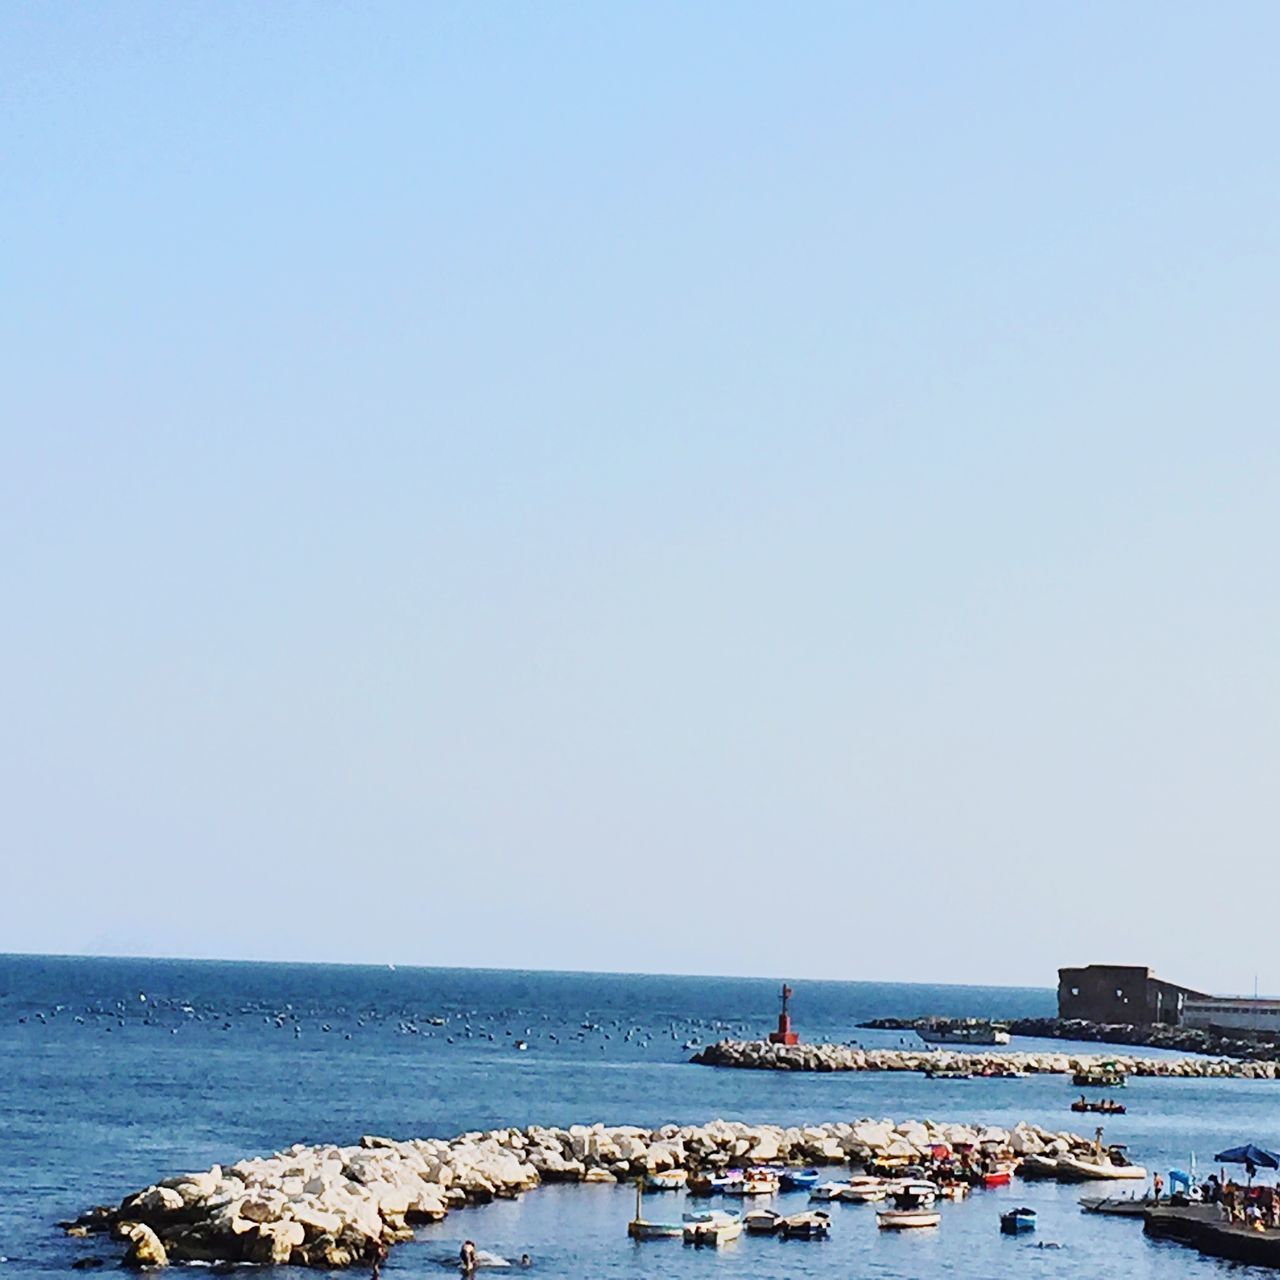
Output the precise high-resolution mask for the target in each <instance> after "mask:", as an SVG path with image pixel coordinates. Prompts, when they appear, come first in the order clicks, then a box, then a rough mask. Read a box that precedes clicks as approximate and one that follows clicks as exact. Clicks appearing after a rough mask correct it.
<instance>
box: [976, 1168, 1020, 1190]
mask: <svg viewBox="0 0 1280 1280" xmlns="http://www.w3.org/2000/svg"><path fill="white" fill-rule="evenodd" d="M1012 1177H1013V1169H1012V1168H1011V1167H1010V1166H1009V1165H1007V1164H998V1165H996V1166H995V1168H994V1169H988V1170H987V1171H986V1172H984V1173H983V1175H982V1185H983V1186H984V1187H1003V1186H1007V1185H1008V1182H1009V1179H1010V1178H1012Z"/></svg>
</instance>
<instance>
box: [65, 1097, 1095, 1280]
mask: <svg viewBox="0 0 1280 1280" xmlns="http://www.w3.org/2000/svg"><path fill="white" fill-rule="evenodd" d="M937 1143H946V1144H948V1145H949V1146H952V1147H959V1146H964V1145H969V1146H972V1147H974V1148H975V1149H987V1150H1001V1151H1008V1152H1011V1153H1012V1154H1013V1155H1015V1156H1018V1157H1022V1156H1031V1155H1048V1156H1058V1155H1070V1154H1082V1153H1085V1152H1087V1151H1089V1150H1091V1149H1092V1147H1091V1142H1090V1140H1088V1139H1085V1138H1082V1137H1080V1136H1079V1135H1078V1134H1073V1133H1068V1132H1062V1133H1052V1132H1050V1131H1048V1130H1045V1129H1041V1128H1039V1127H1038V1126H1035V1125H1030V1124H1026V1123H1025V1122H1024V1123H1020V1124H1018V1125H1017V1126H1016V1127H1015V1128H1013V1129H1011V1130H1006V1129H997V1128H985V1127H982V1126H970V1125H964V1124H940V1123H936V1122H934V1121H924V1120H910V1121H905V1122H903V1123H901V1124H895V1123H894V1122H893V1121H892V1120H870V1119H863V1120H857V1121H853V1122H845V1121H838V1122H833V1123H829V1124H820V1125H807V1126H804V1127H802V1128H801V1127H791V1128H784V1127H781V1126H777V1125H748V1124H743V1123H741V1122H738V1121H726V1120H714V1121H712V1122H711V1123H710V1124H706V1125H684V1126H677V1125H665V1126H663V1127H661V1128H658V1129H644V1128H636V1127H632V1126H605V1125H603V1124H595V1125H590V1126H588V1125H574V1126H572V1127H570V1128H568V1129H558V1128H540V1127H536V1126H535V1127H531V1128H528V1129H495V1130H491V1131H489V1132H484V1133H465V1134H462V1135H461V1136H459V1137H457V1138H453V1139H447V1140H446V1139H439V1138H413V1139H409V1140H406V1141H396V1140H394V1139H391V1138H381V1137H365V1138H362V1139H361V1140H360V1144H359V1146H353V1147H338V1146H305V1145H302V1144H298V1145H296V1146H292V1147H289V1148H287V1149H286V1150H284V1151H282V1152H278V1153H277V1154H275V1155H272V1156H266V1157H260V1158H255V1159H249V1160H241V1161H239V1162H238V1163H236V1164H232V1165H227V1166H225V1167H224V1166H221V1165H214V1166H213V1168H211V1169H208V1170H206V1171H205V1172H203V1173H188V1174H182V1175H180V1176H178V1177H174V1178H167V1179H165V1180H164V1181H162V1182H158V1183H156V1184H155V1185H154V1186H150V1187H147V1188H145V1189H144V1190H142V1191H139V1192H137V1193H135V1194H133V1195H129V1196H126V1197H125V1198H124V1199H123V1200H122V1201H121V1202H120V1203H119V1204H118V1205H113V1206H100V1207H98V1208H95V1209H91V1210H89V1211H88V1212H87V1213H85V1214H83V1215H82V1216H81V1217H80V1218H78V1219H77V1220H76V1221H75V1222H74V1223H63V1224H61V1225H62V1226H63V1227H64V1229H65V1230H66V1231H67V1232H68V1234H69V1235H72V1236H78V1237H89V1236H96V1235H101V1234H109V1235H110V1236H111V1238H112V1239H114V1240H117V1241H120V1242H122V1243H123V1244H124V1245H125V1255H124V1262H125V1265H126V1266H130V1267H134V1268H143V1267H159V1266H165V1265H167V1264H169V1263H193V1262H194V1263H232V1264H234V1263H259V1264H276V1265H284V1264H288V1265H293V1266H304V1267H318V1268H340V1267H347V1266H351V1265H353V1264H355V1263H358V1262H362V1261H363V1262H366V1264H367V1260H368V1259H369V1258H370V1257H371V1256H373V1254H374V1252H375V1251H376V1250H377V1249H378V1247H379V1246H390V1245H394V1244H399V1243H401V1242H404V1241H407V1240H411V1239H413V1228H414V1226H415V1225H416V1224H419V1223H427V1222H438V1221H440V1220H441V1219H443V1218H444V1217H445V1216H446V1215H447V1214H448V1213H449V1212H450V1211H452V1210H455V1209H461V1208H465V1207H467V1206H470V1205H478V1204H485V1203H488V1202H489V1201H491V1200H493V1199H494V1198H495V1197H508V1198H510V1197H514V1196H517V1195H519V1194H520V1193H521V1192H524V1191H529V1190H532V1189H533V1188H534V1187H536V1186H538V1185H539V1184H540V1183H543V1182H581V1183H615V1182H618V1181H622V1180H626V1179H633V1178H641V1177H644V1176H645V1175H646V1174H648V1173H654V1172H658V1171H661V1170H664V1169H687V1170H689V1171H691V1172H692V1171H696V1170H699V1169H723V1168H727V1167H729V1166H731V1165H734V1166H738V1165H747V1164H773V1163H794V1164H802V1165H824V1164H825V1165H836V1164H850V1165H855V1166H860V1165H863V1164H865V1163H867V1162H870V1161H875V1160H877V1159H883V1158H887V1157H895V1158H898V1159H903V1158H906V1159H914V1158H918V1157H923V1156H925V1155H926V1154H927V1153H928V1151H929V1149H930V1148H931V1147H932V1146H933V1145H934V1144H937ZM101 1261H102V1260H101V1259H95V1258H91V1257H87V1256H86V1257H84V1258H82V1259H80V1260H79V1261H78V1262H77V1263H76V1264H75V1265H76V1266H77V1267H83V1266H94V1265H100V1264H101Z"/></svg>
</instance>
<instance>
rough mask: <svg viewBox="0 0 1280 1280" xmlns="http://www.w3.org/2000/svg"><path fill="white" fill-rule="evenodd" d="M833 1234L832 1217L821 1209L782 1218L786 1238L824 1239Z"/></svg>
mask: <svg viewBox="0 0 1280 1280" xmlns="http://www.w3.org/2000/svg"><path fill="white" fill-rule="evenodd" d="M830 1234H831V1219H830V1217H828V1215H827V1214H825V1213H823V1211H822V1210H821V1209H812V1210H810V1211H809V1212H807V1213H793V1214H792V1215H791V1216H790V1217H788V1218H783V1219H782V1238H783V1239H784V1240H822V1239H824V1238H825V1237H827V1236H829V1235H830Z"/></svg>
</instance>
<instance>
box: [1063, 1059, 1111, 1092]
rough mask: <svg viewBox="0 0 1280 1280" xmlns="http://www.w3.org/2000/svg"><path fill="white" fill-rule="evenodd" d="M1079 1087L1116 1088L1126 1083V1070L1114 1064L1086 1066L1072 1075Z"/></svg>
mask: <svg viewBox="0 0 1280 1280" xmlns="http://www.w3.org/2000/svg"><path fill="white" fill-rule="evenodd" d="M1071 1083H1072V1084H1073V1085H1075V1087H1076V1088H1077V1089H1114V1088H1118V1087H1119V1086H1121V1085H1123V1084H1124V1072H1123V1071H1121V1070H1120V1069H1119V1068H1118V1067H1116V1066H1115V1065H1114V1064H1108V1065H1106V1066H1101V1067H1084V1068H1082V1069H1081V1070H1079V1071H1077V1072H1076V1073H1075V1074H1074V1075H1073V1076H1072V1077H1071Z"/></svg>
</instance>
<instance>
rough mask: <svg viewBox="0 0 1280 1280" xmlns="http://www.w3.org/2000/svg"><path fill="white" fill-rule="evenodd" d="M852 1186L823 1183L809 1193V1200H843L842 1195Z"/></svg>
mask: <svg viewBox="0 0 1280 1280" xmlns="http://www.w3.org/2000/svg"><path fill="white" fill-rule="evenodd" d="M852 1185H853V1184H852V1183H851V1182H824V1183H822V1184H821V1185H820V1186H817V1187H814V1188H813V1190H812V1191H810V1192H809V1199H810V1200H819V1201H826V1200H843V1199H844V1198H845V1197H844V1193H845V1192H846V1191H848V1190H849V1188H850V1187H851V1186H852Z"/></svg>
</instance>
